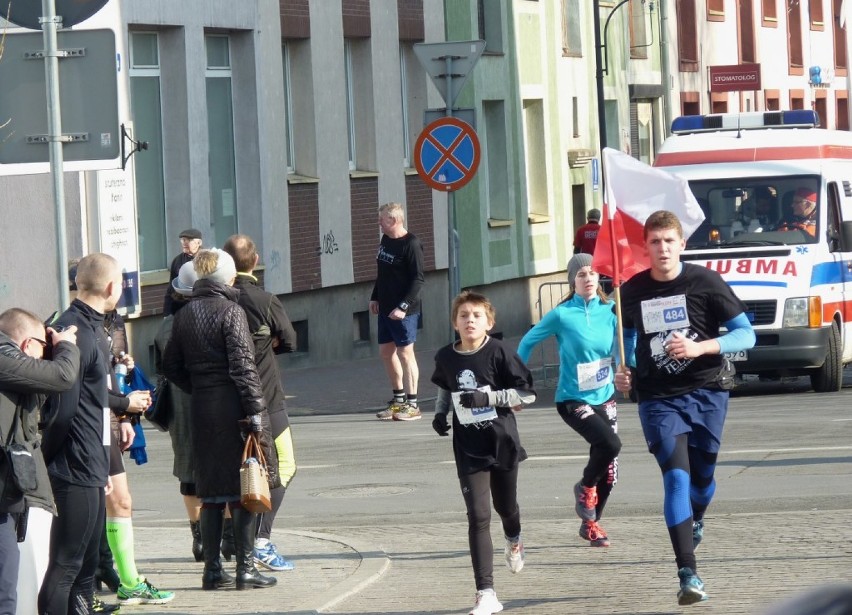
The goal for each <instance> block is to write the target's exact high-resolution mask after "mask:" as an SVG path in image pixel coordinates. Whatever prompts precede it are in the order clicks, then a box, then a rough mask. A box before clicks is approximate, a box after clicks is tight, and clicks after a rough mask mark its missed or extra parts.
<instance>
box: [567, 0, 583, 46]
mask: <svg viewBox="0 0 852 615" xmlns="http://www.w3.org/2000/svg"><path fill="white" fill-rule="evenodd" d="M581 24H582V22H581V21H580V0H562V55H564V56H571V57H575V58H581V57H583V37H582V31H581V29H580V25H581Z"/></svg>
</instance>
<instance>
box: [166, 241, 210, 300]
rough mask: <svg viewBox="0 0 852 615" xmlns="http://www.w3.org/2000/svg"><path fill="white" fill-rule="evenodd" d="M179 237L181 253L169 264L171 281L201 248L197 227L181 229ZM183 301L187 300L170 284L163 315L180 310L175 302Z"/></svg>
mask: <svg viewBox="0 0 852 615" xmlns="http://www.w3.org/2000/svg"><path fill="white" fill-rule="evenodd" d="M178 237H179V238H180V247H181V253H180V254H178V255H177V256H175V257H174V259H172V264H171V265H170V266H169V281H172V280H174V279H175V278H176V277H178V273H179V272H180V268H181V267H183V265H184V264H185V263H188V262H189V261H191V260H192V259H193V258H195V255H196V254H198V251H199V250H200V249H201V241H202V240H201V231H199V230H198V229H197V228H188V229H186V230H185V231H181V232H180V235H178ZM182 301H184V302H185V301H186V300H182V299H181V298H180V296H177V297H175V295H174V294H172V286H171V284H169V286H168V288H167V289H166V296H165V297H164V298H163V316H170V315H172V316H173V315H174V314H175V312H177V310H178V308H176V307H175V304H176V303H181V302H182Z"/></svg>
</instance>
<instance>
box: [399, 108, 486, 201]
mask: <svg viewBox="0 0 852 615" xmlns="http://www.w3.org/2000/svg"><path fill="white" fill-rule="evenodd" d="M479 153H480V150H479V138H478V137H477V136H476V131H475V130H474V129H473V127H472V126H471V125H470V124H468V123H467V122H463V121H462V120H460V119H458V118H455V117H442V118H439V119H437V120H435V121H434V122H432V123H430V124H429V125H428V126H426V128H424V129H423V132H421V133H420V136H419V137H417V143H415V145H414V166H415V167H416V168H417V172H418V173H420V177H422V178H423V181H425V182H426V183H427V184H428V185H429V186H431V187H432V188H433V189H435V190H441V191H443V192H451V191H453V190H458V189H459V188H461V187H462V186H464V185H465V184H467V183H468V182H469V181H470V180H472V179H473V176H474V175H475V174H476V169H477V168H478V167H479Z"/></svg>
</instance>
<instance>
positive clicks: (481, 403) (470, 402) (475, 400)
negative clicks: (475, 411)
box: [459, 391, 491, 408]
mask: <svg viewBox="0 0 852 615" xmlns="http://www.w3.org/2000/svg"><path fill="white" fill-rule="evenodd" d="M459 403H460V404H461V405H462V407H464V408H487V407H488V406H490V405H491V404H490V403H489V401H488V393H486V392H485V391H465V392H464V393H462V394H461V396H460V397H459Z"/></svg>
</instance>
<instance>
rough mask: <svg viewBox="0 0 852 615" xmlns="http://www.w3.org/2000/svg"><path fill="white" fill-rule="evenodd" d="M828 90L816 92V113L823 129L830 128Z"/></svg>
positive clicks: (814, 93)
mask: <svg viewBox="0 0 852 615" xmlns="http://www.w3.org/2000/svg"><path fill="white" fill-rule="evenodd" d="M827 94H828V91H827V90H815V91H814V92H813V95H814V111H816V112H817V116H818V117H819V125H820V126H821V127H822V128H828V98H827V96H826V95H827Z"/></svg>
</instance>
